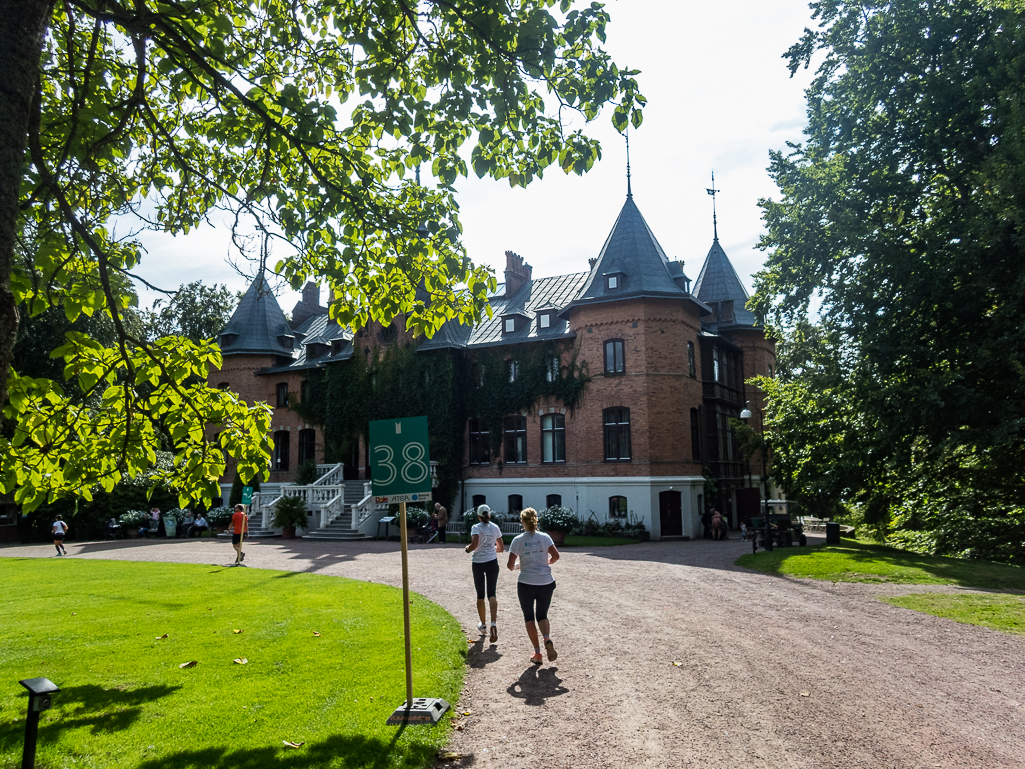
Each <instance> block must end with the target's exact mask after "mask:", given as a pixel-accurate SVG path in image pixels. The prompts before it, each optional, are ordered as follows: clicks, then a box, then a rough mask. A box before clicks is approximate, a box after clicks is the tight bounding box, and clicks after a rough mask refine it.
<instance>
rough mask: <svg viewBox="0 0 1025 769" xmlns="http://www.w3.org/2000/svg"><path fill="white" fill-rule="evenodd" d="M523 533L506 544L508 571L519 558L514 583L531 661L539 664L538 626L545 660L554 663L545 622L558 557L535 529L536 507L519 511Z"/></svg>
mask: <svg viewBox="0 0 1025 769" xmlns="http://www.w3.org/2000/svg"><path fill="white" fill-rule="evenodd" d="M520 522H521V523H522V524H523V533H522V534H520V535H519V536H518V537H516V539H514V540H513V541H512V544H511V545H509V570H510V571H512V570H514V569H515V568H516V559H517V558H519V559H520V579H519V582H517V583H516V593H517V595H518V596H519V599H520V608H521V609H522V610H523V621H524V622H525V623H526V624H527V635H528V636H530V643H531V644H533V646H534V654H533V655H532V656H531V658H530V661H531V662H533V663H534V664H535V665H540V664H541V662H542V659H541V645H540V644H539V643H538V637H537V627H536V626H535V625H534V619H535V617H536V619H537V625H538V626H540V628H541V634H542V635H543V636H544V639H545V651H546V652H547V653H548V661H549V662H555V660H556V659H557V658H558V656H559V653H558V652H557V651H555V644H554V643H552V639H551V636H550V635H549V631H550V630H551V628H550V626H549V624H548V607H550V606H551V605H552V593H554V592H555V578H554V577H552V564H553V563H555V562H556V561H558V560H559V551H558V550H557V549H556V547H555V543H554V542H552V538H551V537H549V536H548V535H547V534H545V533H544V532H543V531H538V530H537V510H535V509H534V508H532V507H528V508H526V509H525V510H523V511H521V512H520Z"/></svg>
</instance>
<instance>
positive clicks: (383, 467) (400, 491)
mask: <svg viewBox="0 0 1025 769" xmlns="http://www.w3.org/2000/svg"><path fill="white" fill-rule="evenodd" d="M370 470H371V480H372V481H373V491H374V500H375V501H376V502H381V503H390V502H429V501H430V499H431V457H430V454H429V453H428V451H427V417H406V418H404V419H380V420H378V421H376V422H371V423H370Z"/></svg>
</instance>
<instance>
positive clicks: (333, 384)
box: [293, 342, 590, 508]
mask: <svg viewBox="0 0 1025 769" xmlns="http://www.w3.org/2000/svg"><path fill="white" fill-rule="evenodd" d="M564 349H565V348H564V347H561V346H559V345H558V344H556V343H554V342H545V343H542V344H538V345H521V346H517V347H515V348H512V349H510V348H508V347H503V348H492V349H483V350H475V351H473V352H472V353H470V354H469V355H468V356H467V355H464V354H462V353H461V352H458V351H456V350H432V351H426V352H417V349H416V346H415V345H413V344H410V345H408V346H403V345H399V344H394V345H388V346H387V347H385V348H384V350H383V352H382V350H381V349H380V348H379V347H377V346H375V347H373V348H370V351H369V354H368V353H366V352H364V351H361V350H357V351H356V352H355V353H354V354H353V356H352V358H350V359H349V360H348V361H344V362H338V363H332V364H330V365H328V366H326V367H325V368H321V369H315V370H312V371H310V372H309V373H307V375H306V380H307V382H308V385H307V387H306V398H305V400H304V401H302V402H301V403H298V404H296V405H294V406H293V408H294V410H295V411H296V412H297V413H298V414H299V416H300V417H302V419H303V420H304V421H306V422H308V423H310V424H316V425H320V426H321V427H322V429H323V431H324V443H325V451H324V461H325V462H343V461H345V458H346V457H347V456H348V455H349V453H350V452H351V449H352V446H353V445H354V444H355V442H356V441H357V440H359V439H361V438H362V439H363V440H364V441H366V440H367V433H368V426H369V423H370V422H371V421H373V420H377V419H395V418H399V417H409V416H423V415H426V416H427V425H428V434H429V439H430V442H431V445H430V455H431V459H432V460H435V461H437V462H438V486H437V488H436V489H435V490H434V495H435V498H436V499H438V500H439V501H441V502H442V504H446V503H449V504H448V506H449V508H451V507H452V505H451V502H452V501H453V500H454V498H455V494H456V491H457V489H458V487H459V481H460V468H461V467H462V463H463V450H464V434H465V430H466V420H467V418H468V417H471V416H472V417H477V418H480V419H482V420H484V423H485V424H486V425H487V426H488V429H489V431H490V433H491V440H492V444H493V448H494V450H495V453H496V455H497V449H498V447H499V445H500V444H501V439H502V424H503V422H502V420H503V418H504V417H505V416H506V415H508V414H512V413H516V412H519V411H522V410H524V409H530V408H532V407H533V406H534V404H536V403H537V402H538V401H539V400H540V399H542V398H555V399H557V400H559V401H561V402H562V403H563V404H564V405H565V406H566V407H567V408H569V409H573V408H575V407H576V406H577V404H578V403H579V402H580V398H581V396H582V395H583V393H584V390H585V388H586V387H587V383H588V382H590V376H588V374H587V371H586V364H583V365H581V364H578V363H577V350H574V351H573V352H572V355H571V357H570V360H569V362H562V363H560V366H559V370H558V372H557V374H556V376H554V377H552V381H549V376H548V371H549V366H550V365H551V364H550V361H551V360H552V359H553V358H558V357H559V356H560V353H561V352H564ZM509 360H515V361H516V362H517V374H516V377H515V381H509V380H510V377H509V370H508V368H507V365H506V364H507V361H509Z"/></svg>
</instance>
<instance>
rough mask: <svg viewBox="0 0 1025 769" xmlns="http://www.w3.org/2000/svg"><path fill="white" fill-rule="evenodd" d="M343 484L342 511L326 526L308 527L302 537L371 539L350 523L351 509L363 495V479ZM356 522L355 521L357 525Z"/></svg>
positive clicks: (345, 539) (349, 539) (344, 539)
mask: <svg viewBox="0 0 1025 769" xmlns="http://www.w3.org/2000/svg"><path fill="white" fill-rule="evenodd" d="M343 485H344V487H345V496H344V499H345V500H346V502H345V504H344V507H343V512H342V513H341V514H340V515H338V516H336V517H335V518H332V519H331V520H330V522H329V523H328V524H327V525H326V526H322V527H320V528H315V529H309V530H308V531H307V532H306V533H305V534H304V535H303V539H330V540H336V541H346V542H348V541H354V540H355V541H358V540H366V539H373V538H372V537H369V536H367V535H366V534H362V533H361V532H360V531H359V529H358V528H357V527H356V526H353V525H352V515H353V511H352V509H353V507H354V506H355V504H354V503H358V502H359V501H360V500H361V499H362V498H363V497H364V493H363V491H364V490H363V487H364V481H360V480H356V481H344V482H343ZM349 500H352V501H349ZM358 523H359V522H358V521H357V525H358Z"/></svg>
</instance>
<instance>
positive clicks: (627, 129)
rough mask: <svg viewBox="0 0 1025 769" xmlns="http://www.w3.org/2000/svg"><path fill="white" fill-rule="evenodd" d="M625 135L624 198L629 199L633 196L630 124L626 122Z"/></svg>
mask: <svg viewBox="0 0 1025 769" xmlns="http://www.w3.org/2000/svg"><path fill="white" fill-rule="evenodd" d="M623 135H624V136H625V137H626V199H627V200H631V199H632V198H633V196H634V194H633V190H631V189H630V125H629V124H627V126H626V131H625V132H624V133H623Z"/></svg>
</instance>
